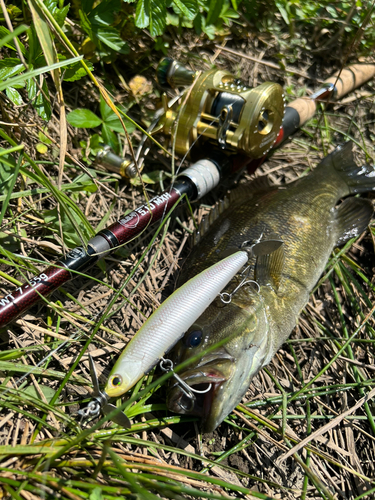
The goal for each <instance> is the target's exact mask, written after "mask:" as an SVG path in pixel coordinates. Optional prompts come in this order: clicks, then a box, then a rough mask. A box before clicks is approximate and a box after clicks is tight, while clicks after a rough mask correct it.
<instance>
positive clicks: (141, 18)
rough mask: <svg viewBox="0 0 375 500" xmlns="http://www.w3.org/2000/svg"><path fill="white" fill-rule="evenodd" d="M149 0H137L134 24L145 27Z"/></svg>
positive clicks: (147, 21)
mask: <svg viewBox="0 0 375 500" xmlns="http://www.w3.org/2000/svg"><path fill="white" fill-rule="evenodd" d="M149 12H150V0H138V3H137V7H136V9H135V25H136V26H137V27H138V28H147V26H148V25H149V22H150V17H149Z"/></svg>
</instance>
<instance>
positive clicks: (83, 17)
mask: <svg viewBox="0 0 375 500" xmlns="http://www.w3.org/2000/svg"><path fill="white" fill-rule="evenodd" d="M78 13H79V18H80V21H81V22H80V23H79V25H80V26H81V28H82V29H83V30H84V31H85V32H86V33H87V34H88V36H89V37H90V38H91V39H92V38H93V34H92V26H91V22H90V21H89V18H88V17H87V14H86V12H85V11H83V10H79V11H78Z"/></svg>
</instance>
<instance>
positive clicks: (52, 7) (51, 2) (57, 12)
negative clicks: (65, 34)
mask: <svg viewBox="0 0 375 500" xmlns="http://www.w3.org/2000/svg"><path fill="white" fill-rule="evenodd" d="M44 5H45V6H46V7H47V9H48V10H49V12H50V13H51V14H52V15H53V17H54V18H55V19H56V21H57V24H58V25H59V26H60V28H62V27H63V25H64V21H65V18H66V16H67V15H68V12H69V8H70V5H69V4H68V5H66V6H65V7H63V8H62V9H59V8H58V7H57V1H56V0H44Z"/></svg>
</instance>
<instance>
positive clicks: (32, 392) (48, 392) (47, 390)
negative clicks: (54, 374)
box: [22, 384, 56, 403]
mask: <svg viewBox="0 0 375 500" xmlns="http://www.w3.org/2000/svg"><path fill="white" fill-rule="evenodd" d="M39 388H40V390H41V391H42V393H43V395H44V397H45V398H46V400H47V402H48V403H49V402H50V401H51V399H52V398H53V396H54V395H55V393H56V391H55V390H54V389H52V387H48V386H47V385H41V384H39ZM22 392H25V393H26V394H28V395H29V396H32V397H33V398H36V399H42V398H41V397H40V395H39V393H38V392H37V390H36V388H35V386H34V385H29V386H27V387H25V389H23V390H22Z"/></svg>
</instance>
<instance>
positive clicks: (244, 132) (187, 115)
mask: <svg viewBox="0 0 375 500" xmlns="http://www.w3.org/2000/svg"><path fill="white" fill-rule="evenodd" d="M157 79H158V81H159V83H160V85H162V86H164V87H165V86H168V87H171V88H174V87H177V86H186V85H189V88H188V89H187V90H186V91H185V92H184V93H183V95H182V96H181V99H180V100H179V102H180V103H181V104H177V105H173V106H171V107H168V102H167V96H166V95H165V94H164V95H163V96H162V102H163V107H164V115H163V116H162V117H161V118H160V120H159V123H158V125H157V126H156V127H155V128H154V130H153V131H152V133H153V134H154V133H155V132H160V131H162V132H164V133H165V134H168V135H171V134H176V153H177V154H178V155H181V156H184V155H186V154H187V155H189V157H190V158H191V159H193V160H195V159H197V158H201V157H207V153H208V151H207V146H208V144H209V145H211V146H214V147H215V148H218V149H219V150H221V152H224V153H227V154H233V153H234V154H243V155H245V156H247V157H249V158H253V159H256V158H261V157H262V156H264V155H265V154H266V153H267V152H268V151H269V150H270V149H271V147H272V145H273V144H274V142H275V140H276V138H277V135H278V133H279V130H280V127H281V123H282V119H283V116H284V108H285V100H284V96H283V90H282V87H281V86H280V85H279V84H277V83H271V82H266V83H262V84H261V85H259V86H258V87H255V88H253V89H252V88H249V87H247V86H246V85H244V83H242V82H241V80H239V79H237V78H235V77H234V76H233V75H232V74H231V73H229V72H228V71H222V70H218V69H213V70H210V71H206V72H205V73H202V74H199V73H194V72H193V71H191V70H189V69H187V68H185V67H183V66H182V65H181V64H179V63H178V62H177V61H175V60H173V59H170V58H165V59H163V60H162V61H161V62H160V63H159V66H158V69H157ZM207 143H208V144H207ZM193 146H194V147H193Z"/></svg>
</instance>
